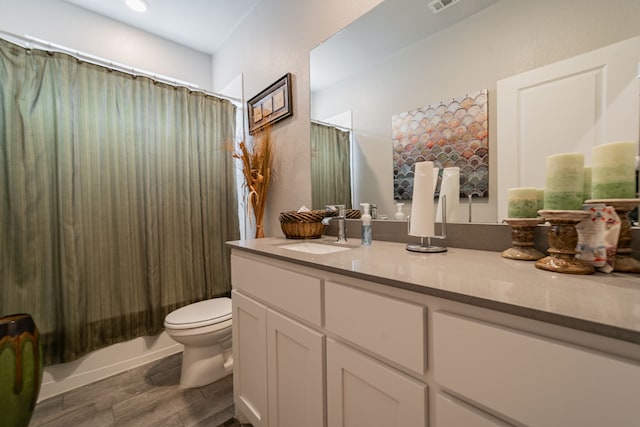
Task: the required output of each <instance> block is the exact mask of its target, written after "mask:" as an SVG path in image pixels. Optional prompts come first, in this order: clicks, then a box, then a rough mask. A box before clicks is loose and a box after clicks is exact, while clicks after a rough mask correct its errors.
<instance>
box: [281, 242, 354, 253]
mask: <svg viewBox="0 0 640 427" xmlns="http://www.w3.org/2000/svg"><path fill="white" fill-rule="evenodd" d="M280 247H281V248H284V249H289V250H291V251H298V252H304V253H307V254H314V255H324V254H332V253H335V252H342V251H348V250H349V249H351V248H349V247H345V246H334V245H325V244H322V243H310V242H304V243H293V244H289V245H281V246H280Z"/></svg>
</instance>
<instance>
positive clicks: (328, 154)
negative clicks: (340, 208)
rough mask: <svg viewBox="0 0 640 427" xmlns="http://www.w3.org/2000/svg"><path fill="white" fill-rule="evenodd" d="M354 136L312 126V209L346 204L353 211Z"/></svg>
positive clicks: (320, 125)
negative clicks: (352, 165) (352, 166)
mask: <svg viewBox="0 0 640 427" xmlns="http://www.w3.org/2000/svg"><path fill="white" fill-rule="evenodd" d="M350 138H351V137H350V132H348V131H344V130H340V129H338V128H336V127H333V126H326V125H323V124H320V123H314V122H312V123H311V205H312V206H313V209H325V207H326V206H327V205H336V204H344V205H345V206H346V207H347V209H351V144H350Z"/></svg>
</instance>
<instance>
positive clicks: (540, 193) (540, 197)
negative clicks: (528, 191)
mask: <svg viewBox="0 0 640 427" xmlns="http://www.w3.org/2000/svg"><path fill="white" fill-rule="evenodd" d="M536 200H537V201H538V206H537V208H536V209H537V210H542V209H544V189H542V188H538V189H536Z"/></svg>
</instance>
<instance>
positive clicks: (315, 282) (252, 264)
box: [231, 254, 322, 326]
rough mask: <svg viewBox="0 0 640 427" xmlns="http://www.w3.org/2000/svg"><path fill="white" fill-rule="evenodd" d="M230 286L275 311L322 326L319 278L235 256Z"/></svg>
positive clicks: (232, 261)
mask: <svg viewBox="0 0 640 427" xmlns="http://www.w3.org/2000/svg"><path fill="white" fill-rule="evenodd" d="M231 282H232V286H233V288H234V289H237V290H241V291H243V292H246V293H247V294H249V295H252V296H254V297H256V298H257V299H260V300H262V301H264V302H267V303H269V304H270V305H271V306H273V307H277V308H280V309H282V310H284V311H286V312H287V313H290V314H292V315H294V316H296V317H298V318H300V319H303V320H306V321H308V322H310V323H312V324H314V325H317V326H320V325H321V323H322V320H321V319H322V306H321V298H322V290H321V289H322V286H321V280H320V279H319V278H317V277H311V276H307V275H305V274H301V273H297V272H294V271H290V270H286V269H284V268H280V267H276V266H274V265H270V264H267V263H266V262H260V261H256V260H254V259H250V258H246V257H243V256H239V255H235V254H232V255H231Z"/></svg>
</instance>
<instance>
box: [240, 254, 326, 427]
mask: <svg viewBox="0 0 640 427" xmlns="http://www.w3.org/2000/svg"><path fill="white" fill-rule="evenodd" d="M232 265H233V276H234V278H233V283H234V288H235V289H234V290H233V292H232V305H233V326H232V329H233V343H234V344H233V356H234V378H233V388H234V390H233V391H234V401H235V404H236V406H237V408H238V409H239V410H240V412H241V413H242V414H243V415H244V416H245V417H246V418H247V419H248V420H249V421H250V422H251V424H252V425H253V426H254V427H266V426H271V427H289V426H290V427H297V426H309V427H323V426H325V425H326V423H325V403H324V402H325V400H324V399H325V398H324V396H325V393H324V366H325V360H324V357H325V356H324V354H325V350H324V346H325V338H324V335H323V334H322V333H320V332H318V331H317V330H314V329H313V328H312V327H308V326H306V325H304V324H302V323H301V322H299V321H297V320H294V319H292V318H291V317H288V316H285V315H283V314H282V313H280V312H277V311H275V310H274V309H271V308H269V307H270V306H271V305H269V306H267V305H266V304H264V303H262V302H259V301H257V300H256V299H254V297H253V295H249V294H247V293H245V292H246V289H249V290H251V291H254V292H255V293H256V294H258V295H259V296H262V297H263V298H264V299H265V300H266V302H267V303H268V302H269V301H270V300H272V299H273V298H274V297H278V296H279V292H286V289H287V287H288V286H291V285H295V284H296V280H300V281H299V282H297V283H298V285H299V286H301V287H303V288H304V287H305V286H306V288H305V289H306V292H307V293H309V295H305V292H297V296H301V297H302V298H305V297H306V298H315V299H316V302H313V301H310V303H309V305H308V306H307V307H306V308H307V309H309V310H310V311H309V312H304V311H300V314H302V316H303V317H307V318H308V319H319V317H316V316H315V315H314V310H313V306H314V305H316V304H317V305H318V309H319V304H320V299H319V298H316V294H315V293H314V283H315V284H316V285H317V286H318V287H319V285H320V284H319V281H318V280H317V279H313V278H309V277H306V276H304V275H300V274H296V273H293V272H288V271H285V270H277V269H276V270H274V269H273V267H271V266H269V265H267V264H262V263H258V262H256V261H253V260H242V261H239V262H238V260H235V261H234V263H233V264H232ZM274 278H276V279H277V280H275V281H274ZM298 291H299V290H298ZM256 298H257V297H256ZM290 301H292V300H291V299H288V298H287V299H285V300H284V305H287V304H288V303H289V302H290ZM279 305H280V303H277V304H276V305H275V307H278V306H279ZM303 306H304V303H303V302H302V301H299V305H298V306H296V307H293V311H299V308H300V307H303ZM316 314H318V315H319V312H318V313H316ZM308 319H307V320H308Z"/></svg>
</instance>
